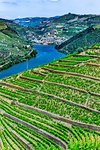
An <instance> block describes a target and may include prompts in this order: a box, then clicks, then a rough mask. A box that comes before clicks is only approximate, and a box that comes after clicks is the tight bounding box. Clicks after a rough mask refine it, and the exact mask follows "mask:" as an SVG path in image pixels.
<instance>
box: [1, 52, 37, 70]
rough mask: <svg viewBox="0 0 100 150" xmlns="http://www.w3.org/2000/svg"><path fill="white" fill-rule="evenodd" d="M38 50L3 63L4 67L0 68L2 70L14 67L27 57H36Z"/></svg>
mask: <svg viewBox="0 0 100 150" xmlns="http://www.w3.org/2000/svg"><path fill="white" fill-rule="evenodd" d="M37 53H38V52H37V50H35V49H33V50H32V51H31V52H30V53H29V54H28V55H26V56H25V57H19V58H18V59H17V58H16V59H15V60H11V61H10V62H8V63H6V64H4V65H3V67H1V68H0V71H3V70H6V69H8V68H10V67H12V66H13V65H15V64H18V63H21V62H24V61H26V60H27V59H28V60H29V59H31V58H32V57H36V54H37Z"/></svg>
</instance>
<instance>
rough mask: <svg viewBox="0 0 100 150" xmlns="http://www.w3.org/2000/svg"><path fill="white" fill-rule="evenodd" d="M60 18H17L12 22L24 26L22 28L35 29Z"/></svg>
mask: <svg viewBox="0 0 100 150" xmlns="http://www.w3.org/2000/svg"><path fill="white" fill-rule="evenodd" d="M57 18H59V16H55V17H49V18H47V17H26V18H16V19H13V20H12V21H13V22H15V23H17V24H19V25H22V26H27V27H34V26H37V25H39V24H41V23H43V22H48V21H51V20H54V19H57Z"/></svg>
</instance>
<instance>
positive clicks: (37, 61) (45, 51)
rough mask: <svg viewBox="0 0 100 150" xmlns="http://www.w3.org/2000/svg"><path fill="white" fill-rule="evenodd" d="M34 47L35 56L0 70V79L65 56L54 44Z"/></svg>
mask: <svg viewBox="0 0 100 150" xmlns="http://www.w3.org/2000/svg"><path fill="white" fill-rule="evenodd" d="M34 48H35V49H36V50H37V51H38V54H37V55H36V57H33V58H31V59H30V60H27V61H24V62H22V63H18V64H15V65H13V66H12V67H10V68H8V69H6V70H3V71H1V72H0V79H1V78H5V77H8V76H11V75H14V74H17V73H19V72H22V71H24V70H27V69H31V68H34V67H36V66H39V65H41V64H44V63H47V62H50V61H53V60H55V59H57V58H61V57H64V56H65V54H63V53H60V52H58V50H56V49H55V46H54V45H35V46H34Z"/></svg>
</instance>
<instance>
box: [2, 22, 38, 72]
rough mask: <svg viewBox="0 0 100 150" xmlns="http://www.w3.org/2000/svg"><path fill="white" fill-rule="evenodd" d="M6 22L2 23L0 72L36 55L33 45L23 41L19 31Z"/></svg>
mask: <svg viewBox="0 0 100 150" xmlns="http://www.w3.org/2000/svg"><path fill="white" fill-rule="evenodd" d="M4 22H5V23H4ZM4 22H1V21H0V70H3V69H6V68H8V67H10V66H12V65H13V64H15V63H18V62H21V61H23V60H25V59H26V58H30V57H32V56H34V54H36V50H34V49H33V47H32V45H30V43H28V42H27V41H26V40H23V39H22V38H21V37H20V36H19V35H18V32H17V30H14V28H11V26H10V25H9V26H8V23H7V21H6V20H5V21H4ZM11 23H12V22H11Z"/></svg>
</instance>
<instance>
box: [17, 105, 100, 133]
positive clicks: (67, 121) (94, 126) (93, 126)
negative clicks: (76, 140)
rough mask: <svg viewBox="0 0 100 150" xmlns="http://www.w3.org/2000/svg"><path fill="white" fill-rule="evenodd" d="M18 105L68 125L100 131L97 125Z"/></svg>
mask: <svg viewBox="0 0 100 150" xmlns="http://www.w3.org/2000/svg"><path fill="white" fill-rule="evenodd" d="M14 103H15V104H16V105H19V106H20V107H24V108H26V109H30V110H33V111H36V112H39V113H41V114H44V115H47V116H49V117H52V118H54V119H56V120H59V121H63V122H66V123H70V124H72V125H74V126H79V127H81V128H87V129H91V130H95V131H100V126H96V125H90V124H86V123H82V122H78V121H74V120H70V119H67V118H65V117H62V116H59V115H56V114H53V113H50V112H47V111H45V110H41V109H38V108H34V107H31V106H28V105H25V104H21V103H18V102H14Z"/></svg>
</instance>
